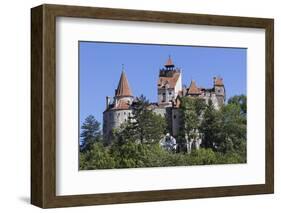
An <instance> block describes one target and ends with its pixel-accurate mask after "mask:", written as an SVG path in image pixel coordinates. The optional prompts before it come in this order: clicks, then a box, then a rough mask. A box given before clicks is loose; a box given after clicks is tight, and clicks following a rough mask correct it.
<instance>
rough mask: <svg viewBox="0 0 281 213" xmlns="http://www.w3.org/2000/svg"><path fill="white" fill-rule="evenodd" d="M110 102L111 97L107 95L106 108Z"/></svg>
mask: <svg viewBox="0 0 281 213" xmlns="http://www.w3.org/2000/svg"><path fill="white" fill-rule="evenodd" d="M109 104H110V97H109V96H106V109H108V108H109Z"/></svg>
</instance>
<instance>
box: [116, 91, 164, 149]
mask: <svg viewBox="0 0 281 213" xmlns="http://www.w3.org/2000/svg"><path fill="white" fill-rule="evenodd" d="M132 114H133V115H132V117H131V118H130V119H129V121H128V122H127V123H125V124H123V125H122V126H121V129H120V131H119V132H118V131H117V134H116V135H117V138H118V141H119V143H121V144H122V143H126V142H128V141H134V142H139V143H158V142H159V141H160V139H161V138H162V137H163V134H164V132H165V130H166V121H165V118H163V117H162V116H160V115H157V114H155V113H154V112H153V111H152V110H150V109H149V107H148V101H147V99H146V98H145V97H144V96H140V97H139V98H137V99H136V102H135V103H134V109H133V113H132Z"/></svg>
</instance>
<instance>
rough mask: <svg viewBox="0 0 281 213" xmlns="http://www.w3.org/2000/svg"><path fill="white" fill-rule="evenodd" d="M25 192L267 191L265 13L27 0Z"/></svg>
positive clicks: (128, 196) (100, 196) (142, 197)
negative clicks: (27, 166) (27, 180)
mask: <svg viewBox="0 0 281 213" xmlns="http://www.w3.org/2000/svg"><path fill="white" fill-rule="evenodd" d="M31 26H32V29H31V45H32V46H31V78H32V79H31V84H32V85H31V87H32V89H31V96H32V98H31V111H32V113H31V114H32V117H31V121H32V122H31V123H32V126H31V129H32V131H31V136H32V137H31V138H32V141H31V203H32V204H34V205H36V206H39V207H42V208H52V207H65V206H79V205H98V204H114V203H130V202H147V201H162V200H177V199H189V198H206V197H218V196H236V195H252V194H266V193H273V191H274V137H273V136H274V73H273V72H274V60H273V59H274V43H273V41H274V40H273V37H274V36H273V35H274V33H273V29H274V22H273V19H265V18H249V17H233V16H215V15H200V14H186V13H170V12H156V11H140V10H125V9H110V8H93V7H78V6H65V5H41V6H38V7H35V8H32V9H31Z"/></svg>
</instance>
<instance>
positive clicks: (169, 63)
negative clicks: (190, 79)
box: [165, 56, 174, 67]
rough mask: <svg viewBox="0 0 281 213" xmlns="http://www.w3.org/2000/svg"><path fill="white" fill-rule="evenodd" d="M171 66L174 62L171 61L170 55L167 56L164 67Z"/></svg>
mask: <svg viewBox="0 0 281 213" xmlns="http://www.w3.org/2000/svg"><path fill="white" fill-rule="evenodd" d="M172 66H174V63H173V61H172V59H171V57H170V56H169V58H168V60H167V62H166V64H165V67H172Z"/></svg>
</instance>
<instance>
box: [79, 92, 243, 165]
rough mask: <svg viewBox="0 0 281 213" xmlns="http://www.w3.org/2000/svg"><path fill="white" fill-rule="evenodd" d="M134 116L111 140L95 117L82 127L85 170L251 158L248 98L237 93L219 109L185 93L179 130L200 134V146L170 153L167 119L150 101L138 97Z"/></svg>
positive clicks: (204, 163)
mask: <svg viewBox="0 0 281 213" xmlns="http://www.w3.org/2000/svg"><path fill="white" fill-rule="evenodd" d="M137 100H138V101H137V103H136V107H135V109H134V111H133V114H132V117H131V119H129V120H128V122H126V123H124V124H123V125H122V126H121V127H120V128H119V129H116V130H115V131H114V137H113V139H112V142H111V143H106V142H104V141H103V140H102V135H101V130H100V124H99V123H98V122H97V121H96V120H95V118H94V117H93V116H89V117H87V118H86V119H85V122H84V123H83V125H82V132H81V141H82V144H80V147H81V148H80V156H79V158H80V161H79V162H80V169H82V170H87V169H110V168H139V167H164V166H189V165H209V164H230V163H245V162H246V124H247V116H246V113H247V110H246V102H247V101H246V96H244V95H242V96H234V97H232V98H230V99H229V101H228V103H227V104H226V105H224V106H223V107H221V109H219V110H216V109H215V107H214V106H213V104H212V102H209V103H207V104H206V103H205V102H204V101H202V100H200V99H194V98H189V97H184V98H182V99H181V106H180V110H181V122H180V134H179V136H178V137H177V142H178V143H179V144H180V143H183V139H184V137H186V136H187V137H188V138H196V137H198V135H199V134H200V137H201V138H202V143H201V146H200V149H198V150H195V149H194V150H192V152H191V153H187V152H186V150H185V149H183V148H181V146H180V148H179V149H178V150H177V152H171V151H167V150H165V149H164V148H162V147H161V146H160V144H159V140H160V139H161V138H162V137H163V135H164V134H165V133H166V130H167V125H166V121H165V118H163V117H161V116H159V115H156V114H155V113H153V112H152V111H151V110H149V108H148V107H147V106H148V101H147V100H146V99H145V97H143V96H141V97H139V98H138V99H137Z"/></svg>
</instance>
